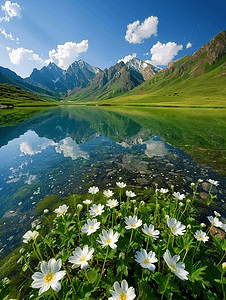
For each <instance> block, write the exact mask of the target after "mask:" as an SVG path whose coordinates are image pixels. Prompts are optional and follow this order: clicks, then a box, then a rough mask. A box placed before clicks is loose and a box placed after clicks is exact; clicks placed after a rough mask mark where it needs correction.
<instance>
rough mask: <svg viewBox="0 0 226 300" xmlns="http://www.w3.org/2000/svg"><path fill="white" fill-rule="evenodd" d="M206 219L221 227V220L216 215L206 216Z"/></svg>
mask: <svg viewBox="0 0 226 300" xmlns="http://www.w3.org/2000/svg"><path fill="white" fill-rule="evenodd" d="M207 219H208V220H209V221H210V223H211V224H212V225H213V226H215V227H222V224H223V223H222V222H221V221H220V220H219V219H218V218H217V217H212V216H208V217H207Z"/></svg>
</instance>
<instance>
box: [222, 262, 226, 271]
mask: <svg viewBox="0 0 226 300" xmlns="http://www.w3.org/2000/svg"><path fill="white" fill-rule="evenodd" d="M222 270H223V272H226V262H223V263H222Z"/></svg>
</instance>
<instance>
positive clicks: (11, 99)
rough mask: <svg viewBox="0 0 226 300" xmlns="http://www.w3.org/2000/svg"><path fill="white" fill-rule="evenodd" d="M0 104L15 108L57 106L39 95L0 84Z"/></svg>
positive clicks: (6, 84)
mask: <svg viewBox="0 0 226 300" xmlns="http://www.w3.org/2000/svg"><path fill="white" fill-rule="evenodd" d="M0 103H1V104H5V105H12V106H15V107H22V106H23V107H26V106H52V105H56V104H53V103H50V102H49V101H46V100H45V99H43V98H41V97H40V96H38V95H37V94H33V93H30V92H28V91H26V90H22V89H21V88H19V87H17V86H14V85H11V84H8V83H0Z"/></svg>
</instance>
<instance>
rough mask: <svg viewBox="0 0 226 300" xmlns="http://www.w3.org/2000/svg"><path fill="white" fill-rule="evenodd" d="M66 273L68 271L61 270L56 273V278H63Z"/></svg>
mask: <svg viewBox="0 0 226 300" xmlns="http://www.w3.org/2000/svg"><path fill="white" fill-rule="evenodd" d="M65 275H66V271H59V272H57V273H56V274H55V280H61V279H62V278H63V277H64V276H65Z"/></svg>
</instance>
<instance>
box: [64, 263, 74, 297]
mask: <svg viewBox="0 0 226 300" xmlns="http://www.w3.org/2000/svg"><path fill="white" fill-rule="evenodd" d="M63 268H64V270H65V272H66V274H67V277H68V279H69V281H70V284H71V286H72V288H73V291H74V293H75V295H76V293H77V292H76V290H75V287H74V285H73V283H72V280H71V276H70V274H69V272H68V270H67V268H66V267H65V266H63Z"/></svg>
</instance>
